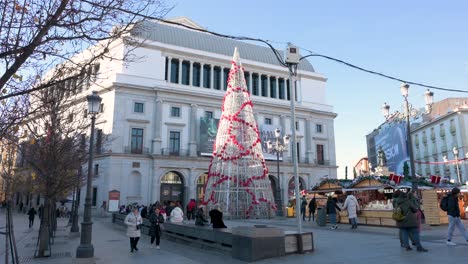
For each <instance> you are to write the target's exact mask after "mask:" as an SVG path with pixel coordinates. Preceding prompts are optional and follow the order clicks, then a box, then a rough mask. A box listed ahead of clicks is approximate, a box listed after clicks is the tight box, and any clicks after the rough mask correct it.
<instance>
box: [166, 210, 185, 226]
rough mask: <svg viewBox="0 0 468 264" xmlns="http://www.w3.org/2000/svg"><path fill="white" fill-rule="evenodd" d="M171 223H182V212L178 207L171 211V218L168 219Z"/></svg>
mask: <svg viewBox="0 0 468 264" xmlns="http://www.w3.org/2000/svg"><path fill="white" fill-rule="evenodd" d="M169 220H170V221H171V223H182V222H183V221H184V212H183V211H182V209H180V207H179V206H176V207H174V209H172V211H171V217H170V218H169Z"/></svg>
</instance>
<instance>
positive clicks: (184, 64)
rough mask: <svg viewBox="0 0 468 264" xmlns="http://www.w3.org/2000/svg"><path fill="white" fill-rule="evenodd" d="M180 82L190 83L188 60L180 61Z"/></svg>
mask: <svg viewBox="0 0 468 264" xmlns="http://www.w3.org/2000/svg"><path fill="white" fill-rule="evenodd" d="M182 84H184V85H189V84H190V62H189V61H183V62H182Z"/></svg>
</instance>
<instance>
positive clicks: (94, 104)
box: [76, 91, 102, 258]
mask: <svg viewBox="0 0 468 264" xmlns="http://www.w3.org/2000/svg"><path fill="white" fill-rule="evenodd" d="M86 100H87V101H88V114H89V115H91V134H90V136H89V157H88V181H87V183H86V199H85V208H84V214H83V222H81V240H80V245H79V246H78V248H77V249H76V257H77V258H92V257H94V247H93V244H91V237H92V236H91V235H92V231H93V230H92V225H93V222H92V221H91V199H92V192H91V191H92V181H93V175H92V173H93V170H92V169H93V144H94V142H93V141H94V124H95V123H96V114H97V113H99V111H100V108H101V100H102V98H101V97H99V95H98V94H97V92H96V91H93V93H92V94H91V95H88V96H87V97H86Z"/></svg>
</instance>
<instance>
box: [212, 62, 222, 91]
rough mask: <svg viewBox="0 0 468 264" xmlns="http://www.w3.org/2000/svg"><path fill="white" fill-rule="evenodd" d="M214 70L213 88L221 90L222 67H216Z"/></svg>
mask: <svg viewBox="0 0 468 264" xmlns="http://www.w3.org/2000/svg"><path fill="white" fill-rule="evenodd" d="M213 71H214V72H213V75H214V76H213V82H214V83H213V88H214V89H216V90H221V68H220V67H214V69H213Z"/></svg>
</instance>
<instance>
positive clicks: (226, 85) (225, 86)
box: [223, 68, 230, 91]
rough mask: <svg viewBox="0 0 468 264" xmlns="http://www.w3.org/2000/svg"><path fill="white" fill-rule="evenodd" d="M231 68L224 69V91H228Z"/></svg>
mask: <svg viewBox="0 0 468 264" xmlns="http://www.w3.org/2000/svg"><path fill="white" fill-rule="evenodd" d="M229 71H230V70H229V68H224V70H223V77H224V78H223V83H224V84H223V87H224V91H226V90H227V87H228V79H229Z"/></svg>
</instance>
